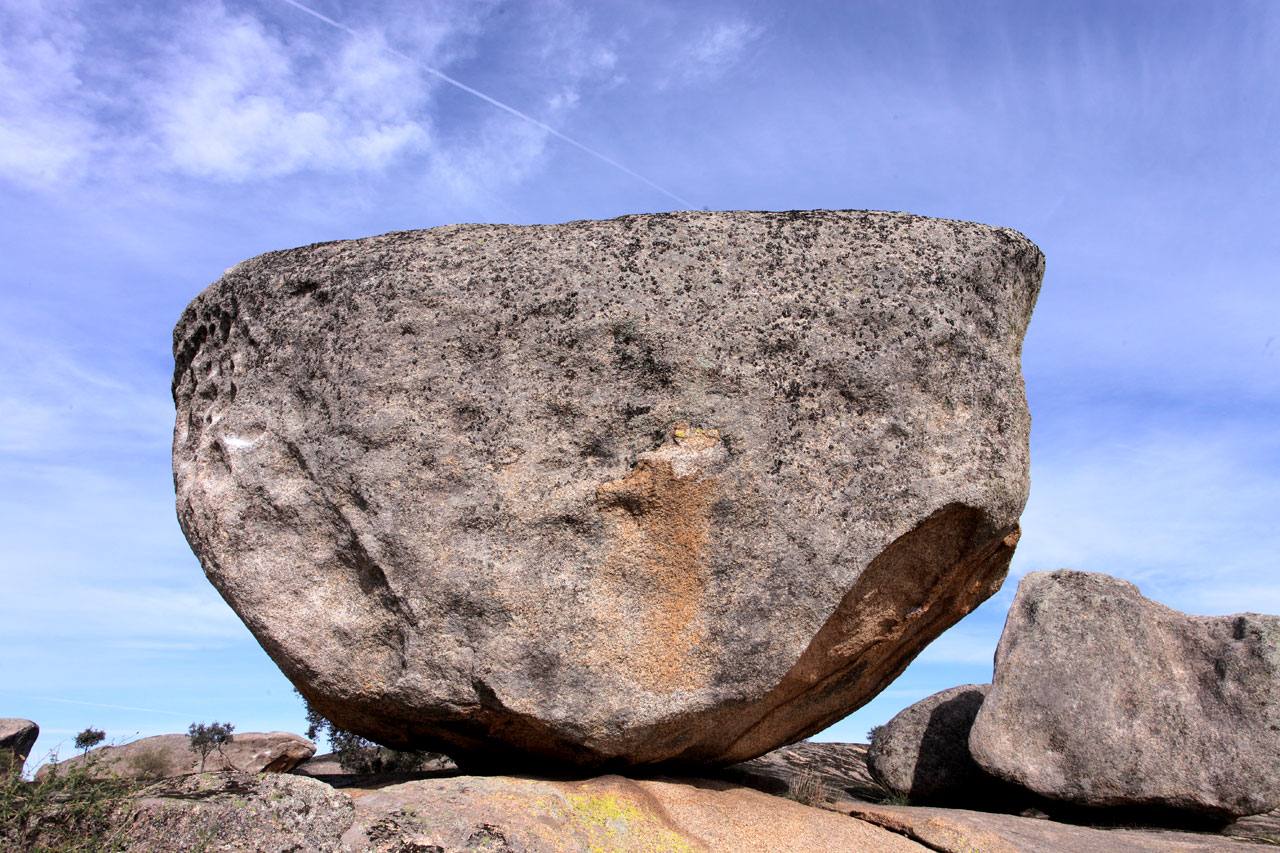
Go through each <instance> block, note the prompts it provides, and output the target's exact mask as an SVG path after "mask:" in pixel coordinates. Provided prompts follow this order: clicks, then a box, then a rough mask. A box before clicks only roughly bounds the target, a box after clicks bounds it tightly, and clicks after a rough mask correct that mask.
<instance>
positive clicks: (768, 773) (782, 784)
mask: <svg viewBox="0 0 1280 853" xmlns="http://www.w3.org/2000/svg"><path fill="white" fill-rule="evenodd" d="M716 776H717V777H718V778H721V779H726V780H728V781H731V782H737V783H739V784H742V785H749V786H750V787H752V788H755V789H756V790H758V791H764V792H765V793H766V794H776V795H778V796H783V797H789V798H791V799H793V800H799V801H801V802H805V803H808V804H809V805H824V806H825V805H829V804H832V803H838V802H840V801H841V800H846V799H849V798H850V797H853V798H871V799H876V800H878V799H881V798H883V797H884V796H885V793H886V791H885V788H884V786H883V785H881V784H880V783H879V782H877V781H876V780H875V779H874V778H873V777H872V776H871V772H870V770H868V768H867V745H866V744H865V743H817V742H813V741H803V742H802V743H793V744H790V745H788V746H783V747H779V748H778V749H775V750H773V751H772V752H766V753H765V754H764V755H762V756H760V757H759V758H753V759H751V760H750V761H744V762H742V763H740V764H733V765H730V766H729V767H725V768H724V769H723V770H720V771H719V772H718V773H717V774H716Z"/></svg>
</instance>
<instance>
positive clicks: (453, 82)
mask: <svg viewBox="0 0 1280 853" xmlns="http://www.w3.org/2000/svg"><path fill="white" fill-rule="evenodd" d="M280 2H281V3H285V4H287V5H289V6H292V7H293V8H295V9H297V10H298V11H300V12H305V13H307V14H308V15H310V16H311V17H313V18H315V19H316V20H319V21H324V22H325V23H326V24H328V25H329V26H331V27H333V28H334V29H336V30H341V31H342V32H344V33H347V34H348V35H352V36H355V37H356V38H359V37H360V34H359V33H358V32H356V31H355V30H353V29H352V28H351V27H348V26H347V25H346V24H343V23H341V22H339V21H335V20H334V19H333V18H330V17H329V16H328V15H324V14H321V13H320V12H317V11H316V10H315V9H312V8H311V7H310V6H304V5H303V4H301V3H299V2H298V0H280ZM382 49H383V50H385V51H386V52H387V53H389V54H391V55H392V56H396V57H399V58H400V59H403V60H404V61H406V62H410V63H413V64H414V65H416V66H418V67H419V68H421V69H422V70H423V71H426V72H427V73H428V74H431V75H433V76H435V77H438V78H439V79H441V80H443V81H444V82H446V83H448V84H449V85H450V86H454V87H456V88H458V89H461V90H462V91H464V92H466V93H467V94H469V95H474V96H475V97H477V98H479V99H480V100H482V101H484V102H485V103H486V104H491V105H493V106H495V107H497V108H498V109H500V110H502V111H503V112H506V113H510V114H511V115H513V116H515V117H516V118H519V119H523V120H524V121H527V122H529V124H532V125H533V126H534V127H537V128H540V129H542V130H545V131H546V132H547V133H549V134H551V135H552V136H554V137H555V138H556V139H559V140H560V141H561V142H564V143H567V144H569V145H572V146H573V147H574V148H577V149H578V150H579V151H582V152H584V153H586V154H590V155H591V156H592V157H595V158H596V159H597V160H599V161H601V162H602V163H607V164H609V165H610V166H612V167H613V168H615V169H617V170H618V171H620V172H623V173H624V174H627V175H630V176H631V177H633V178H635V179H636V180H637V181H640V182H642V183H644V184H647V185H648V186H650V187H652V188H654V189H655V190H657V191H658V192H660V193H662V194H663V195H665V196H667V197H668V198H672V199H675V200H676V201H678V202H680V204H682V205H683V206H684V207H686V208H690V209H693V208H694V207H696V205H694V203H693V202H691V201H689V200H688V199H686V198H681V197H680V196H678V195H676V194H675V193H673V192H672V191H671V190H669V189H667V188H666V187H663V186H660V185H659V184H656V183H654V182H653V181H651V180H649V179H648V178H646V177H645V176H644V175H642V174H640V173H639V172H636V171H634V170H632V169H628V168H627V167H626V166H624V165H622V164H621V163H619V162H618V161H617V160H614V159H613V158H612V157H609V156H608V155H605V154H601V153H600V152H599V151H597V150H595V149H594V148H591V147H589V146H587V145H583V144H582V143H581V142H579V141H578V140H576V139H574V138H573V137H571V136H566V135H565V134H563V133H561V132H560V131H558V130H556V129H555V128H554V127H552V126H551V125H549V124H545V123H544V122H540V121H538V120H537V119H536V118H534V117H533V116H531V115H529V114H528V113H523V112H521V111H520V110H518V109H516V108H515V107H513V106H510V105H508V104H504V103H503V102H502V101H499V100H498V99H497V98H494V97H491V96H489V95H486V94H485V93H484V92H481V91H480V90H479V89H473V88H472V87H470V86H468V85H467V84H466V83H463V82H462V81H461V80H458V79H455V78H453V77H450V76H449V75H448V74H445V73H444V72H443V71H441V70H440V69H438V68H432V67H431V66H430V65H427V64H426V63H425V62H423V61H421V60H419V59H415V58H414V57H412V56H409V55H408V54H407V53H404V52H403V51H399V50H396V49H395V48H394V47H390V46H389V45H385V44H384V45H382Z"/></svg>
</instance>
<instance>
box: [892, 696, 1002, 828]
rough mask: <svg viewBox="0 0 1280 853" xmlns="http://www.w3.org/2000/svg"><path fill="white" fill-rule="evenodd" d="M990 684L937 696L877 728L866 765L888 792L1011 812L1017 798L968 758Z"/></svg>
mask: <svg viewBox="0 0 1280 853" xmlns="http://www.w3.org/2000/svg"><path fill="white" fill-rule="evenodd" d="M988 689H990V685H989V684H962V685H960V686H959V687H952V688H950V689H949V690H943V691H942V692H941V693H935V694H933V695H932V696H930V697H928V698H926V699H922V700H920V701H919V702H917V703H915V704H914V705H911V706H909V707H907V708H905V709H903V710H902V711H900V712H899V713H898V714H897V715H896V716H895V717H894V718H893V719H892V720H890V721H889V722H887V723H885V724H884V725H883V726H879V727H878V728H877V729H876V730H875V736H874V737H873V738H872V739H871V749H870V750H869V751H868V752H867V764H868V766H869V767H870V768H871V773H872V775H874V776H875V778H876V779H877V780H879V781H880V783H881V784H882V785H884V786H885V787H886V788H888V789H889V790H891V791H893V792H895V793H897V794H900V795H902V796H904V797H907V798H908V799H910V800H911V801H912V802H915V803H918V804H924V803H935V804H946V805H953V804H973V803H982V804H984V805H987V806H995V807H997V808H998V809H999V810H1002V811H1003V810H1007V809H1008V808H1010V804H1011V803H1013V802H1016V801H1017V799H1018V797H1017V796H1016V793H1015V791H1012V790H1010V789H1009V786H1007V785H1006V784H1004V783H1002V782H1001V781H1000V780H998V779H996V778H994V777H992V776H991V775H989V774H988V773H987V772H986V771H984V770H983V769H982V768H981V767H979V766H978V763H977V762H976V761H974V760H973V756H972V755H970V754H969V730H970V729H971V728H972V727H973V720H974V718H975V717H976V716H977V715H978V709H979V708H981V707H982V700H983V697H984V696H986V694H987V690H988Z"/></svg>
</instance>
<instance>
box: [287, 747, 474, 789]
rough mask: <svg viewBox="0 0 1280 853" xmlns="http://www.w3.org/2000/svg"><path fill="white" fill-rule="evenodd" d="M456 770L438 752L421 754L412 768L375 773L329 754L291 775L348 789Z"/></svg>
mask: <svg viewBox="0 0 1280 853" xmlns="http://www.w3.org/2000/svg"><path fill="white" fill-rule="evenodd" d="M457 770H458V765H456V764H454V763H453V760H452V759H450V758H449V756H447V755H441V754H440V753H438V752H427V753H422V760H421V761H420V762H419V763H418V764H417V766H415V767H412V768H408V769H402V768H399V767H391V768H387V769H380V770H376V771H375V770H370V771H369V772H359V771H357V770H349V769H347V768H346V767H343V766H342V763H341V762H340V761H339V760H338V755H337V753H333V752H326V753H324V754H323V755H317V756H314V757H313V758H308V759H307V760H306V761H304V762H302V763H301V764H299V765H298V766H297V767H295V768H293V770H291V771H289V772H291V773H294V774H297V775H298V776H310V777H311V778H312V779H319V780H320V781H322V782H327V783H328V784H330V785H333V786H334V787H335V788H346V787H349V786H352V785H360V784H363V783H365V782H366V781H367V780H368V779H369V778H370V777H379V778H394V777H401V778H400V779H399V781H406V780H407V779H409V778H413V777H414V776H417V775H426V774H443V773H453V772H457Z"/></svg>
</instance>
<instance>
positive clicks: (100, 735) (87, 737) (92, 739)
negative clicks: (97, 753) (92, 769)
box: [76, 726, 107, 754]
mask: <svg viewBox="0 0 1280 853" xmlns="http://www.w3.org/2000/svg"><path fill="white" fill-rule="evenodd" d="M106 739H107V733H106V732H104V731H103V730H102V729H95V728H94V727H93V726H90V727H89V728H87V729H85V730H84V731H82V732H80V734H78V735H76V749H78V750H80V752H81V753H83V754H88V752H89V750H91V749H93V748H94V747H95V746H97V745H98V744H100V743H102V742H103V741H104V740H106Z"/></svg>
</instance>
